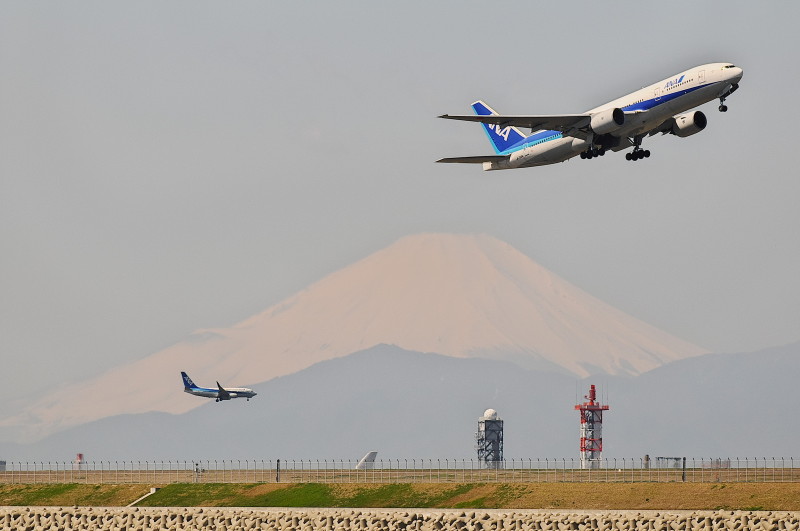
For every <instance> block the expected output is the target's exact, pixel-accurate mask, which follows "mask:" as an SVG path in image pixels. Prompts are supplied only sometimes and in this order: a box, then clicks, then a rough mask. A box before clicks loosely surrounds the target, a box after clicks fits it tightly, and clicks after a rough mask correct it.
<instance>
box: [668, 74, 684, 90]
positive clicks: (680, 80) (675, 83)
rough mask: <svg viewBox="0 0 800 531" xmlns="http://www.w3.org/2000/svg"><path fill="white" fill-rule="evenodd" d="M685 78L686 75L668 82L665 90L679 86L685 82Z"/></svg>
mask: <svg viewBox="0 0 800 531" xmlns="http://www.w3.org/2000/svg"><path fill="white" fill-rule="evenodd" d="M685 77H686V74H684V75H682V76H681V77H676V78H675V79H672V80H670V81H667V84H666V85H664V88H665V89H668V88H672V87H674V86H675V85H678V84H679V83H681V82H682V81H683V78H685Z"/></svg>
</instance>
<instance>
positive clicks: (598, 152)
mask: <svg viewBox="0 0 800 531" xmlns="http://www.w3.org/2000/svg"><path fill="white" fill-rule="evenodd" d="M605 154H606V148H602V147H601V148H600V149H595V148H592V149H590V150H588V151H581V158H582V159H593V158H595V157H602V156H603V155H605Z"/></svg>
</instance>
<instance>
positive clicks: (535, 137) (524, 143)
mask: <svg viewBox="0 0 800 531" xmlns="http://www.w3.org/2000/svg"><path fill="white" fill-rule="evenodd" d="M712 84H713V83H706V84H705V85H699V86H697V87H691V88H687V89H685V90H676V91H674V92H670V93H668V94H663V95H662V96H661V97H660V98H658V100H656V98H651V99H649V100H644V101H641V102H639V103H634V104H633V105H628V106H627V107H622V110H623V111H626V112H631V111H648V110H650V109H653V108H655V107H658V106H659V105H662V104H664V103H667V102H669V101H672V100H674V99H676V98H679V97H681V96H685V95H686V94H689V93H690V92H694V91H695V90H699V89H702V88H705V87H708V86H710V85H712ZM559 138H563V135H562V134H561V132H560V131H539V132H538V133H534V134H532V135H531V136H527V137H525V138H524V139H522V140H520V141H519V142H517V143H516V144H514V145H512V146H510V147H508V148H507V149H505V150H503V151H502V152H500V153H499V154H500V155H508V154H510V153H513V152H515V151H519V150H520V149H524V148H526V147H529V146H533V145H537V144H542V143H544V142H550V141H551V140H558V139H559Z"/></svg>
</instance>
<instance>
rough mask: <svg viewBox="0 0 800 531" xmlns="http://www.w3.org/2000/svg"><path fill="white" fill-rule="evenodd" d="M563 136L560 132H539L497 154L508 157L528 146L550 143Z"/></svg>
mask: <svg viewBox="0 0 800 531" xmlns="http://www.w3.org/2000/svg"><path fill="white" fill-rule="evenodd" d="M563 136H564V135H562V134H561V131H539V132H538V133H534V134H532V135H531V136H526V137H525V138H523V139H522V140H520V141H519V142H517V143H516V144H514V145H513V146H511V147H509V148H508V149H505V150H503V151H501V152H500V153H499V154H500V155H508V154H509V153H513V152H515V151H519V150H520V149H525V148H526V147H529V146H534V145H538V144H543V143H544V142H550V141H551V140H558V139H559V138H563Z"/></svg>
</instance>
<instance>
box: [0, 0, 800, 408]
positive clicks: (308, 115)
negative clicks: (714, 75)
mask: <svg viewBox="0 0 800 531" xmlns="http://www.w3.org/2000/svg"><path fill="white" fill-rule="evenodd" d="M799 18H800V4H799V3H797V2H775V3H757V2H694V1H688V2H671V3H669V5H668V6H667V8H665V7H664V5H658V6H656V5H655V4H647V3H642V2H638V1H631V2H611V3H606V2H604V3H599V4H598V3H593V4H589V3H586V4H581V3H579V4H577V5H576V4H575V3H572V2H567V3H565V2H548V3H545V2H492V3H489V2H486V3H479V2H464V1H458V2H455V1H454V2H417V1H407V2H394V3H388V2H374V1H363V2H346V3H338V2H330V3H322V2H318V3H313V4H312V3H305V2H277V1H276V2H262V1H258V2H247V1H238V2H202V1H197V0H187V1H171V2H127V3H122V2H79V1H78V2H37V3H34V2H27V1H26V2H3V3H2V4H0V72H1V73H2V81H1V82H0V146H1V147H0V279H1V280H0V282H1V284H0V359H1V360H2V366H3V373H4V375H5V376H6V377H5V378H4V379H3V386H2V387H0V399H3V400H7V399H12V398H14V397H18V396H19V394H20V393H23V392H25V393H30V392H31V391H37V390H41V389H43V388H44V387H45V386H47V385H50V384H53V383H56V382H57V381H58V380H59V379H62V378H63V379H66V380H75V379H78V378H81V377H84V376H89V375H93V374H97V373H100V372H102V371H104V370H105V369H107V368H110V367H113V366H116V365H119V364H121V363H124V362H126V361H130V360H133V359H137V358H140V357H144V356H146V355H148V354H151V353H153V352H155V351H157V350H160V349H162V348H164V347H166V346H168V345H170V344H172V343H174V342H177V341H179V340H181V339H183V338H184V337H186V336H187V335H188V334H189V333H190V332H191V331H193V330H195V329H198V328H204V327H224V326H229V325H231V324H234V323H236V322H238V321H239V320H241V319H243V318H245V317H248V316H250V315H251V314H253V313H255V312H258V311H260V310H262V309H264V308H266V307H268V306H270V305H272V304H274V303H276V302H278V301H280V300H281V299H283V298H284V297H286V296H288V295H290V294H292V293H294V292H296V291H298V290H300V289H302V288H304V287H306V286H307V285H308V284H310V283H311V282H313V281H316V280H318V279H319V278H321V277H322V276H324V275H326V274H328V273H330V272H332V271H334V270H336V269H339V268H341V267H343V266H346V265H348V264H350V263H352V262H354V261H356V260H358V259H360V258H362V257H364V256H366V255H367V254H369V253H371V252H373V251H376V250H378V249H381V248H383V247H385V246H387V245H389V244H390V243H392V242H393V241H394V240H396V239H397V238H399V237H401V236H404V235H407V234H413V233H419V232H431V231H436V232H481V233H487V234H490V235H492V236H495V237H498V238H500V239H503V240H505V241H507V242H509V243H510V244H512V245H514V246H515V247H517V248H518V249H520V250H521V251H522V252H524V253H525V254H527V255H529V256H531V257H532V258H534V259H535V260H537V261H538V262H540V263H541V264H542V265H544V266H546V267H548V268H550V269H551V270H553V271H554V272H556V273H558V274H559V275H561V276H562V277H564V278H565V279H567V280H569V281H571V282H573V283H574V284H576V285H578V286H580V287H581V288H583V289H585V290H586V291H588V292H589V293H591V294H593V295H595V296H597V297H599V298H600V299H602V300H604V301H606V302H608V303H610V304H612V305H615V306H617V307H619V308H620V309H622V310H624V311H627V312H628V313H630V314H632V315H634V316H635V317H638V318H640V319H642V320H645V321H647V322H649V323H651V324H653V325H655V326H658V327H660V328H662V329H664V330H666V331H668V332H671V333H673V334H675V335H677V336H679V337H681V338H684V339H686V340H689V341H692V342H694V343H697V344H698V345H702V346H705V347H707V348H710V349H713V350H717V351H748V350H756V349H758V348H761V347H766V346H770V345H777V344H783V343H787V342H792V341H797V340H799V339H800V327H798V323H800V278H799V275H798V272H800V237H798V227H800V212H799V209H798V198H799V197H800V180H799V179H798V171H797V162H796V159H797V154H798V147H797V145H796V144H797V142H796V141H795V134H794V129H795V128H796V126H797V124H798V122H800V111H798V108H800V104H798V101H797V98H796V97H795V96H796V91H797V87H798V86H800V74H799V73H798V68H797V65H796V62H797V61H796V60H797V58H798V55H800V36H798V32H797V31H796V27H795V26H796V21H797V20H798V19H799ZM716 61H730V62H733V63H735V64H737V65H739V66H741V67H743V68H744V78H743V80H742V84H741V89H740V90H739V92H737V93H736V94H735V95H733V96H732V97H731V98H730V99H729V100H728V105H729V107H730V110H729V112H728V113H727V114H722V113H719V112H717V108H716V107H717V105H716V103H711V104H708V105H706V106H705V107H703V109H702V110H703V111H704V112H705V113H706V114H707V116H708V118H709V125H708V127H707V129H706V130H705V131H704V132H702V133H701V134H698V135H696V136H693V137H691V138H687V139H679V138H676V137H672V136H669V137H658V138H654V139H652V140H650V141H648V142H647V144H646V147H647V148H648V149H650V150H651V151H652V156H651V157H650V158H649V159H647V160H645V161H641V162H638V163H631V162H627V161H625V159H624V157H623V156H622V155H621V154H616V155H607V156H606V157H604V158H602V159H596V160H591V161H584V160H580V159H574V160H572V161H570V162H567V163H564V164H560V165H556V166H549V167H542V168H534V169H525V170H513V171H506V172H491V173H484V172H482V171H481V170H480V168H479V167H478V166H467V165H436V164H434V162H433V161H435V160H436V159H438V158H441V157H444V156H460V155H481V154H489V153H490V152H491V149H490V146H489V144H488V142H487V141H486V140H485V137H484V135H483V133H482V132H481V131H480V128H479V127H478V126H477V125H475V124H467V123H460V122H451V121H446V120H439V119H436V118H435V117H436V116H437V115H438V114H442V113H469V112H470V109H469V104H470V103H471V102H472V101H474V100H475V99H478V98H482V99H485V100H486V101H488V102H489V103H490V104H491V105H492V106H494V107H495V108H496V109H498V110H499V111H501V112H508V113H516V114H525V113H531V114H533V113H537V114H548V113H575V112H582V111H585V110H586V109H589V108H591V107H594V106H596V105H599V104H602V103H605V102H606V101H610V100H612V99H614V98H616V97H618V96H621V95H623V94H625V93H627V92H630V91H632V90H635V89H638V88H640V87H641V86H643V85H646V84H649V83H652V82H655V81H657V80H659V79H662V78H665V77H667V76H669V75H671V74H674V73H678V72H679V71H681V70H683V69H686V68H689V67H691V66H695V65H698V64H701V63H706V62H716ZM176 385H178V383H177V381H176Z"/></svg>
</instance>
